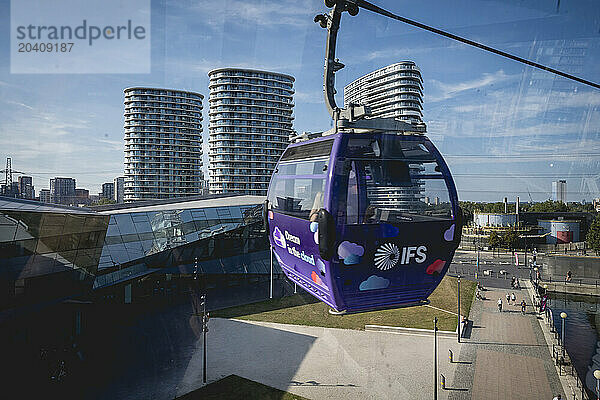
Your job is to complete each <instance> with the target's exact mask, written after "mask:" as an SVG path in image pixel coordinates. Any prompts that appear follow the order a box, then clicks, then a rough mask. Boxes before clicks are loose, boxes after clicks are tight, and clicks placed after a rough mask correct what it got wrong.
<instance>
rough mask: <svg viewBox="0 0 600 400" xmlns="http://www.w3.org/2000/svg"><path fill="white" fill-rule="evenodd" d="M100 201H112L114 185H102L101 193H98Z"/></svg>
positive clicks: (109, 183)
mask: <svg viewBox="0 0 600 400" xmlns="http://www.w3.org/2000/svg"><path fill="white" fill-rule="evenodd" d="M98 196H100V198H101V199H108V200H112V199H113V198H114V197H115V184H114V183H113V182H107V183H103V184H102V192H100V193H98Z"/></svg>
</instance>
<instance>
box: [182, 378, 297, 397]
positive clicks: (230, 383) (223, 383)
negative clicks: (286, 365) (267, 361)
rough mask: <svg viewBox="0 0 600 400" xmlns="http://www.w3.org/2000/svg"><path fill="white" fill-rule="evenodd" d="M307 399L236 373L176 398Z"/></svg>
mask: <svg viewBox="0 0 600 400" xmlns="http://www.w3.org/2000/svg"><path fill="white" fill-rule="evenodd" d="M200 399H202V400H247V399H265V400H307V399H305V398H304V397H301V396H298V395H295V394H291V393H288V392H284V391H283V390H279V389H275V388H273V387H270V386H267V385H263V384H262V383H258V382H254V381H251V380H249V379H246V378H242V377H239V376H237V375H229V376H227V377H225V378H223V379H220V380H218V381H216V382H213V383H211V384H208V385H206V386H204V387H201V388H200V389H196V390H194V391H193V392H190V393H188V394H186V395H183V396H181V397H177V399H176V400H200Z"/></svg>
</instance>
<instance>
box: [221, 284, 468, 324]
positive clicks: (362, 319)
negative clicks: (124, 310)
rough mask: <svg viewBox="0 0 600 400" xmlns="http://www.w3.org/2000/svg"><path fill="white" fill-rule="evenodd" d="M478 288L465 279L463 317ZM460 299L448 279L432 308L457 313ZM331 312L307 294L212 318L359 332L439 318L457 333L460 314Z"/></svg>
mask: <svg viewBox="0 0 600 400" xmlns="http://www.w3.org/2000/svg"><path fill="white" fill-rule="evenodd" d="M475 286H476V284H475V282H473V281H468V280H466V279H461V285H460V292H461V313H462V314H463V315H469V310H470V309H471V303H472V301H473V295H474V293H475ZM456 296H457V281H456V278H452V277H449V276H446V277H444V279H443V280H442V282H441V283H440V285H439V286H438V287H437V289H436V290H435V291H434V292H433V293H432V294H431V296H429V301H430V305H431V306H433V307H437V308H441V309H442V310H447V311H450V312H453V313H455V312H456V306H457V297H456ZM328 310H329V306H327V305H326V304H325V303H322V302H320V301H317V300H316V299H315V298H314V297H312V296H311V295H309V294H307V293H303V294H297V295H294V296H288V297H284V298H281V299H273V300H268V301H263V302H259V303H253V304H246V305H243V306H239V307H232V308H226V309H223V310H218V311H214V312H211V315H212V316H214V317H220V318H237V319H244V320H250V321H265V322H278V323H282V324H295V325H310V326H323V327H328V328H343V329H359V330H362V329H364V327H365V325H371V324H372V325H387V326H403V327H407V328H424V329H433V318H434V317H437V318H438V328H439V329H440V330H443V331H455V330H456V325H457V317H456V315H453V314H449V313H447V312H444V311H440V310H437V309H435V308H432V307H428V306H413V307H404V308H396V309H392V310H382V311H371V312H364V313H360V314H347V315H331V314H329V312H328Z"/></svg>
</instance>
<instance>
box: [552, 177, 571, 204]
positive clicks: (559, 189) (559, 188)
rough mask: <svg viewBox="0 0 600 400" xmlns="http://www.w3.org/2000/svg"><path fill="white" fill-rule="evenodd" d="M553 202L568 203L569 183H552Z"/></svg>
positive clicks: (561, 181)
mask: <svg viewBox="0 0 600 400" xmlns="http://www.w3.org/2000/svg"><path fill="white" fill-rule="evenodd" d="M552 200H554V201H560V202H561V203H565V204H566V203H567V181H565V180H560V181H554V182H552Z"/></svg>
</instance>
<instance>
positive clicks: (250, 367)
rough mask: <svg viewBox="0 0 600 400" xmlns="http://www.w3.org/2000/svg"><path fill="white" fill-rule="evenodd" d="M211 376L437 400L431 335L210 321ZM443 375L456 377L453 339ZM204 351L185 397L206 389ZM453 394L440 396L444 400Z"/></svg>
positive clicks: (301, 389) (182, 386) (307, 390)
mask: <svg viewBox="0 0 600 400" xmlns="http://www.w3.org/2000/svg"><path fill="white" fill-rule="evenodd" d="M210 324H211V331H210V332H209V334H210V341H209V345H208V350H209V353H208V365H209V369H208V379H209V381H213V380H217V379H220V378H222V377H224V376H227V375H229V374H236V375H240V376H243V377H245V378H248V379H251V380H254V381H258V382H261V383H263V384H266V385H269V386H272V387H276V388H278V389H282V390H286V391H289V392H292V393H294V394H298V395H301V396H304V397H306V398H309V399H313V400H316V399H357V400H358V399H432V398H433V336H431V335H429V334H400V333H387V332H369V331H356V330H348V329H333V328H320V327H310V326H295V325H282V324H274V323H262V322H245V321H235V320H226V319H217V318H215V319H212V320H211V322H210ZM438 349H439V372H440V373H443V374H444V375H445V376H447V377H451V376H453V375H454V370H455V369H456V367H457V366H458V364H450V362H449V360H448V349H451V350H452V351H453V352H454V353H455V354H458V353H459V351H460V345H459V344H458V343H457V341H456V337H439V338H438ZM201 374H202V348H201V347H200V346H199V347H197V351H196V352H195V354H194V355H193V356H192V357H191V359H190V361H189V363H188V365H187V368H186V373H185V374H184V376H183V379H182V380H181V381H180V383H179V385H178V394H179V395H181V394H184V393H187V392H189V391H191V390H194V389H196V388H197V387H199V386H200V385H201V376H202V375H201ZM449 394H450V392H449V391H446V392H443V391H441V390H440V391H439V397H438V398H439V399H440V400H442V399H447V398H448V395H449Z"/></svg>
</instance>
